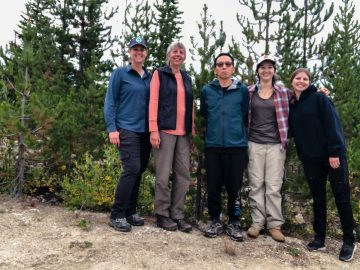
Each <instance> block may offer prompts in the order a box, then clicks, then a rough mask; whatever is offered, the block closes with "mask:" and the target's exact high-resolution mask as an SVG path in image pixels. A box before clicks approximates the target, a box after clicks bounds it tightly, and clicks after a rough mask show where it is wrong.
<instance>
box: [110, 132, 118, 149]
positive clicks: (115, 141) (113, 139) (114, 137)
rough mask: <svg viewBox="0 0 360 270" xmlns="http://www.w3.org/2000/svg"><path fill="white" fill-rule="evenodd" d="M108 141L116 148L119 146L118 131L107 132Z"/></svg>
mask: <svg viewBox="0 0 360 270" xmlns="http://www.w3.org/2000/svg"><path fill="white" fill-rule="evenodd" d="M109 141H110V143H112V144H114V145H116V146H117V147H119V146H120V133H119V131H113V132H109Z"/></svg>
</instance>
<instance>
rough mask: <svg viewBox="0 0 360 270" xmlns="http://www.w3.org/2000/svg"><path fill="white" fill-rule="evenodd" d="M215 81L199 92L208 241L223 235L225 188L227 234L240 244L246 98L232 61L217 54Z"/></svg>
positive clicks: (228, 57)
mask: <svg viewBox="0 0 360 270" xmlns="http://www.w3.org/2000/svg"><path fill="white" fill-rule="evenodd" d="M214 72H215V75H216V79H214V80H213V81H212V82H210V83H209V84H207V85H205V86H204V88H203V89H202V92H201V100H200V102H201V103H200V113H201V115H202V116H203V117H204V118H205V119H206V121H207V124H206V132H205V167H206V174H207V187H208V211H209V215H210V223H209V225H208V227H207V228H206V229H205V231H204V235H205V236H207V237H216V236H218V235H219V234H221V233H222V232H223V225H222V224H221V220H220V214H221V212H222V210H221V189H222V185H225V188H226V191H227V196H228V203H227V214H228V217H229V220H228V224H227V226H226V229H225V231H226V233H227V234H228V235H229V236H230V238H231V239H232V240H235V241H242V240H243V235H242V231H241V229H240V226H239V222H238V221H239V217H240V191H241V186H242V181H243V171H244V167H245V163H246V156H247V146H248V141H247V134H246V127H245V123H246V114H247V111H248V102H249V95H248V90H247V87H246V85H245V84H243V83H241V82H240V81H238V80H237V79H235V78H233V74H234V72H235V67H234V58H233V57H232V56H231V54H229V53H220V54H219V55H217V56H216V58H215V60H214Z"/></svg>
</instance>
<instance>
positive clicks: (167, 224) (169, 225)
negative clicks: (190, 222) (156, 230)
mask: <svg viewBox="0 0 360 270" xmlns="http://www.w3.org/2000/svg"><path fill="white" fill-rule="evenodd" d="M156 218H157V226H158V227H160V228H162V229H164V230H167V231H176V230H177V228H178V225H177V224H176V223H175V222H174V221H173V220H172V219H171V218H169V217H164V216H160V215H157V216H156Z"/></svg>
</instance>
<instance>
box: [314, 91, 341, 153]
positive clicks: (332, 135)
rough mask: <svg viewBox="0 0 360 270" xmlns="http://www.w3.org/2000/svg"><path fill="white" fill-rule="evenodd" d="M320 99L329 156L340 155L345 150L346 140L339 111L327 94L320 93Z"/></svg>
mask: <svg viewBox="0 0 360 270" xmlns="http://www.w3.org/2000/svg"><path fill="white" fill-rule="evenodd" d="M318 101H319V106H320V111H321V113H322V115H323V120H324V125H325V127H324V128H325V133H326V139H327V145H328V153H329V157H339V156H340V155H341V153H342V152H343V151H344V147H345V142H344V136H343V132H342V128H341V125H340V119H339V116H338V113H337V111H336V109H335V106H334V104H333V103H332V101H331V100H330V99H329V98H328V97H327V96H325V95H323V94H318Z"/></svg>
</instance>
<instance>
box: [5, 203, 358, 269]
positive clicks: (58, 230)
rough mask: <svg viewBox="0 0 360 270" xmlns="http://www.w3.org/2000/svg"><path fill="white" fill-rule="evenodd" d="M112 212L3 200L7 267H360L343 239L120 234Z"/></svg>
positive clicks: (151, 230)
mask: <svg viewBox="0 0 360 270" xmlns="http://www.w3.org/2000/svg"><path fill="white" fill-rule="evenodd" d="M107 221H108V214H107V213H94V212H83V211H81V212H78V211H75V212H74V211H68V210H66V209H64V208H61V207H59V206H53V205H49V204H46V203H40V202H38V201H37V200H30V199H28V200H25V201H16V200H12V199H7V198H0V269H1V270H3V269H4V270H5V269H16V270H18V269H27V270H29V269H61V270H65V269H93V270H95V269H96V270H107V269H171V270H177V269H211V270H213V269H214V270H216V269H221V270H224V269H251V270H253V269H326V270H328V269H336V270H338V269H352V270H355V269H360V258H359V254H360V253H359V251H357V254H356V256H355V259H354V260H353V261H352V262H349V263H344V262H341V261H339V260H338V252H339V249H340V246H341V243H340V242H338V241H336V240H334V239H327V251H326V252H312V253H310V252H308V251H306V249H305V247H304V245H305V243H306V242H305V241H304V240H302V239H297V238H291V237H287V239H286V242H285V243H277V242H275V241H273V240H272V239H271V238H270V237H268V236H266V235H261V236H260V237H259V238H258V239H255V240H254V239H248V238H245V241H244V242H242V243H238V242H234V241H231V240H229V238H228V237H226V235H223V236H220V237H218V238H215V239H208V238H205V237H204V236H203V235H202V233H201V231H200V229H199V228H201V226H202V225H201V224H199V226H198V228H197V229H194V231H193V232H192V233H190V234H185V233H181V232H167V231H164V230H162V229H159V228H157V227H156V226H155V223H154V219H153V218H151V217H150V218H147V219H146V226H144V227H133V230H132V231H131V232H130V233H120V232H117V231H115V230H113V229H112V228H110V227H109V226H108V225H107ZM358 250H360V249H358Z"/></svg>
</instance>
